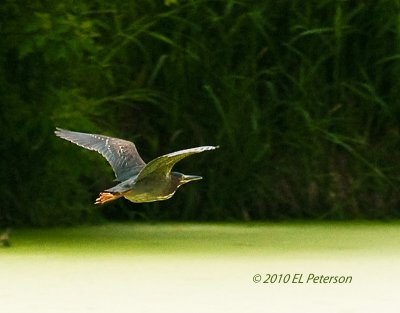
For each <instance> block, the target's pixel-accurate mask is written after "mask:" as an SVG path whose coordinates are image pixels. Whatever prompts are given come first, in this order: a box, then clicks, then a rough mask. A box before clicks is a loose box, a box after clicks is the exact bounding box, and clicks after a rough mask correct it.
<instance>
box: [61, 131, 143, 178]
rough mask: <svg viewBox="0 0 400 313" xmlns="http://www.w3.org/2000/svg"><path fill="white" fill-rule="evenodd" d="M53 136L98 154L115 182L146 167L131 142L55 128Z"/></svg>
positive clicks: (129, 176)
mask: <svg viewBox="0 0 400 313" xmlns="http://www.w3.org/2000/svg"><path fill="white" fill-rule="evenodd" d="M55 134H56V135H57V136H58V137H60V138H63V139H65V140H68V141H70V142H72V143H74V144H76V145H78V146H80V147H83V148H86V149H88V150H93V151H96V152H98V153H100V154H101V155H102V156H103V157H104V158H105V159H106V160H107V161H108V163H110V165H111V167H112V169H113V171H114V173H115V176H116V178H117V180H119V181H125V180H127V179H129V178H131V177H132V176H134V175H137V174H138V173H139V172H140V170H141V169H142V168H143V167H144V166H145V165H146V163H145V162H144V161H143V160H142V158H141V157H140V155H139V153H138V152H137V149H136V146H135V144H134V143H133V142H130V141H127V140H123V139H118V138H113V137H108V136H103V135H98V134H87V133H79V132H74V131H70V130H66V129H61V128H57V130H56V131H55Z"/></svg>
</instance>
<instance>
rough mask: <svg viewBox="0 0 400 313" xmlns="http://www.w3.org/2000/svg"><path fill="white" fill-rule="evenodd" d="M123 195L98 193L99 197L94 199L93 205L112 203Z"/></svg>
mask: <svg viewBox="0 0 400 313" xmlns="http://www.w3.org/2000/svg"><path fill="white" fill-rule="evenodd" d="M122 196H123V194H121V193H116V194H114V193H110V192H100V195H99V197H98V198H97V199H96V202H95V204H104V203H106V202H109V201H113V200H115V199H118V198H121V197H122Z"/></svg>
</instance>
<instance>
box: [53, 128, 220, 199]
mask: <svg viewBox="0 0 400 313" xmlns="http://www.w3.org/2000/svg"><path fill="white" fill-rule="evenodd" d="M55 134H56V135H57V136H58V137H60V138H63V139H65V140H68V141H71V142H72V143H74V144H76V145H78V146H81V147H83V148H86V149H89V150H94V151H97V152H98V153H100V154H101V155H102V156H103V157H104V158H106V160H107V161H108V163H110V165H111V167H112V169H113V170H114V173H115V177H116V181H119V182H120V183H119V184H118V185H116V186H114V187H112V188H109V189H106V190H104V191H103V192H100V195H99V197H98V198H97V199H96V202H95V204H103V203H105V202H109V201H112V200H115V199H118V198H121V197H124V198H126V199H128V200H129V201H131V202H135V203H140V202H152V201H160V200H166V199H169V198H171V197H172V196H173V195H174V193H175V192H176V190H177V189H178V188H179V187H180V186H182V185H183V184H186V183H189V182H191V181H195V180H199V179H202V177H201V176H194V175H184V174H182V173H179V172H172V171H171V170H172V167H173V166H174V165H175V163H177V162H179V161H180V160H182V159H184V158H186V157H188V156H190V155H192V154H196V153H200V152H203V151H207V150H214V149H216V148H218V146H202V147H196V148H191V149H186V150H180V151H176V152H172V153H168V154H165V155H162V156H160V157H158V158H156V159H154V160H152V161H150V162H149V163H147V164H146V163H145V162H144V161H143V160H142V158H141V157H140V155H139V153H138V152H137V150H136V147H135V144H134V143H133V142H130V141H126V140H123V139H118V138H112V137H107V136H103V135H97V134H86V133H78V132H74V131H69V130H65V129H61V128H57V130H56V131H55Z"/></svg>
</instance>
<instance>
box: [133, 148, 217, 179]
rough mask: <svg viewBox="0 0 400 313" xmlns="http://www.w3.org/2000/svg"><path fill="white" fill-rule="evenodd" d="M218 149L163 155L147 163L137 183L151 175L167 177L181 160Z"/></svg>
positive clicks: (199, 149) (191, 150)
mask: <svg viewBox="0 0 400 313" xmlns="http://www.w3.org/2000/svg"><path fill="white" fill-rule="evenodd" d="M217 148H218V146H202V147H196V148H191V149H186V150H180V151H176V152H172V153H168V154H165V155H162V156H160V157H158V158H156V159H154V160H152V161H150V162H149V163H147V164H146V166H145V167H144V168H143V169H142V170H141V171H140V173H139V175H138V177H137V179H136V181H139V180H141V179H143V178H145V177H148V176H150V175H151V176H167V175H168V174H169V173H170V172H171V169H172V167H173V166H174V165H175V163H177V162H179V161H180V160H182V159H184V158H186V157H188V156H190V155H192V154H195V153H200V152H203V151H207V150H214V149H217Z"/></svg>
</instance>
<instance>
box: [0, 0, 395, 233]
mask: <svg viewBox="0 0 400 313" xmlns="http://www.w3.org/2000/svg"><path fill="white" fill-rule="evenodd" d="M0 14H1V16H0V32H1V34H0V35H1V37H0V40H1V42H0V44H1V46H0V106H1V107H0V112H1V115H0V119H1V120H0V129H1V132H2V136H1V144H0V153H1V163H0V175H1V176H0V198H1V202H0V225H12V224H14V225H15V224H16V225H21V224H27V225H51V224H75V223H81V222H90V221H92V222H93V221H96V220H99V219H101V218H102V217H107V218H114V219H116V218H117V219H135V220H141V219H146V220H261V219H271V218H274V219H291V218H296V219H298V218H302V219H303V218H311V219H315V218H318V219H349V218H396V217H399V215H400V190H399V189H400V188H399V185H400V184H399V180H400V174H399V173H400V171H399V170H400V150H399V144H400V132H399V123H400V105H399V99H400V75H399V74H400V72H399V71H400V3H399V1H390V0H387V1H384V0H378V1H334V0H315V1H311V0H310V1H268V0H263V1H234V0H233V1H216V0H212V1H211V0H210V1H193V0H192V1H190V0H188V1H185V0H180V1H177V0H175V1H174V0H169V1H167V0H165V1H162V0H158V1H155V0H154V1H149V0H143V1H126V0H117V1H104V0H97V1H93V0H90V1H89V0H81V1H67V0H63V1H39V0H33V1H13V0H3V1H1V4H0ZM56 126H59V127H63V128H67V129H72V130H77V131H85V132H95V133H102V134H106V135H112V136H116V137H121V138H126V139H130V140H133V141H135V143H136V144H137V146H138V149H139V151H140V153H141V154H142V156H143V158H144V159H145V160H146V161H149V160H151V159H152V158H154V157H156V156H158V155H160V154H163V153H168V152H172V151H175V150H180V149H183V148H188V147H193V146H197V145H217V144H219V145H221V149H219V150H218V151H215V152H209V153H204V154H202V155H199V156H194V157H192V158H190V159H187V160H185V161H182V162H181V163H180V164H179V165H178V166H177V170H180V171H182V172H184V173H187V174H198V175H202V176H204V177H205V179H204V180H203V181H202V182H200V183H199V182H198V183H193V184H190V185H188V186H185V187H184V188H182V190H180V191H179V192H178V193H177V194H176V195H175V197H174V198H172V199H171V200H169V201H165V202H159V203H152V204H145V205H134V204H132V203H130V202H128V201H125V200H119V201H117V202H115V203H112V204H110V205H107V206H103V207H101V208H97V209H96V208H95V207H94V205H92V203H93V200H94V199H95V197H96V196H97V194H98V192H99V191H101V190H102V189H103V188H106V187H110V186H111V185H112V184H113V183H112V179H113V174H112V172H111V169H110V168H109V166H108V164H107V163H106V161H105V160H103V159H102V157H101V156H99V155H98V154H96V153H93V152H90V151H84V150H83V149H81V148H79V147H76V146H73V145H72V144H69V143H67V142H64V141H62V140H60V139H58V138H56V137H55V136H54V134H53V131H54V128H55V127H56Z"/></svg>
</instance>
